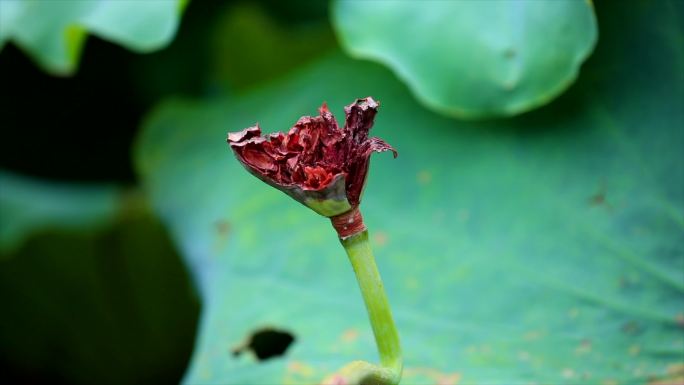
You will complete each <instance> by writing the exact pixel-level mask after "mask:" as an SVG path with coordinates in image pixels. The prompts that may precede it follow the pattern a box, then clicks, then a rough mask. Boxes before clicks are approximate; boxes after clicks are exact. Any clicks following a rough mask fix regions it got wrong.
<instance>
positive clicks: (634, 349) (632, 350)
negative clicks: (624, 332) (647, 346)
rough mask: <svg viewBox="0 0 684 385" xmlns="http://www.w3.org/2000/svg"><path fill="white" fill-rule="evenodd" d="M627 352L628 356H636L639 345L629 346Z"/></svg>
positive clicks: (639, 350) (639, 348) (639, 349)
mask: <svg viewBox="0 0 684 385" xmlns="http://www.w3.org/2000/svg"><path fill="white" fill-rule="evenodd" d="M627 352H628V353H629V355H630V356H638V355H639V352H641V347H640V346H639V345H632V346H630V347H629V349H628V350H627Z"/></svg>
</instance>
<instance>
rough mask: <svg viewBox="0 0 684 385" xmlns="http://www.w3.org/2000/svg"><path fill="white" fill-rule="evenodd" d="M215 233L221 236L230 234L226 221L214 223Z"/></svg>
mask: <svg viewBox="0 0 684 385" xmlns="http://www.w3.org/2000/svg"><path fill="white" fill-rule="evenodd" d="M216 232H217V233H219V235H221V236H226V235H228V234H229V233H230V222H228V221H226V220H223V219H221V220H218V221H216Z"/></svg>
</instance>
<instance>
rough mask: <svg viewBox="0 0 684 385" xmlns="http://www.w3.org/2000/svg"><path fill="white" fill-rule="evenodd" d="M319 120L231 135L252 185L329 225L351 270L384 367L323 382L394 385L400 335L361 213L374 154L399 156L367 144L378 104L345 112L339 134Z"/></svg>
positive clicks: (330, 122) (348, 371)
mask: <svg viewBox="0 0 684 385" xmlns="http://www.w3.org/2000/svg"><path fill="white" fill-rule="evenodd" d="M319 112H320V115H319V116H316V117H311V116H304V117H302V118H300V119H299V121H298V122H297V124H295V126H294V127H292V128H291V129H290V131H289V132H288V133H287V134H283V133H281V132H278V133H275V134H270V135H268V136H261V129H260V128H259V126H258V125H256V126H254V127H249V128H246V129H244V130H242V131H240V132H234V133H229V134H228V143H229V144H230V147H231V148H232V149H233V151H234V152H235V156H236V157H237V158H238V160H239V161H240V163H242V165H243V166H245V168H246V169H247V171H249V172H250V173H252V174H254V175H255V176H256V177H257V178H259V179H261V180H263V181H264V182H266V183H268V184H270V185H271V186H273V187H275V188H277V189H279V190H281V191H283V192H285V193H286V194H288V195H290V196H291V197H293V198H294V199H296V200H297V201H299V202H301V203H302V204H304V205H306V206H308V207H309V208H311V209H313V210H314V211H316V212H317V213H319V214H321V215H324V216H326V217H330V219H331V221H332V225H333V227H334V228H335V230H336V231H337V234H338V235H339V238H340V241H341V243H342V246H344V249H345V251H346V252H347V256H349V260H350V261H351V264H352V266H353V268H354V272H355V273H356V277H357V280H358V282H359V287H360V289H361V293H362V295H363V298H364V302H365V303H366V309H367V310H368V314H369V319H370V322H371V326H372V328H373V334H374V335H375V339H376V344H377V346H378V353H379V355H380V361H381V365H380V366H378V365H373V364H370V363H368V362H365V361H354V362H352V363H350V364H349V365H347V366H345V367H344V368H342V369H341V370H340V371H338V372H337V373H336V374H334V375H332V376H330V377H328V378H326V380H324V382H325V383H330V384H350V385H351V384H361V383H374V384H380V385H396V384H398V383H399V380H400V379H401V371H402V365H403V364H402V358H401V346H400V344H399V334H398V333H397V330H396V326H395V325H394V320H393V318H392V312H391V311H390V308H389V303H388V302H387V297H386V296H385V291H384V290H383V286H382V280H381V279H380V274H379V273H378V271H377V266H376V265H375V259H374V258H373V253H372V252H371V248H370V243H369V241H368V231H367V230H366V226H365V225H364V224H363V218H362V217H361V213H360V212H359V210H358V206H359V202H360V200H361V194H362V193H363V186H364V184H365V182H366V174H367V173H368V164H369V160H370V155H371V154H372V153H373V151H378V152H381V151H388V150H391V151H392V152H393V153H394V156H395V157H396V156H397V152H396V151H395V150H394V149H393V148H392V146H390V145H389V144H387V143H385V142H384V141H382V140H381V139H378V138H370V139H369V138H368V131H370V129H371V127H372V126H373V119H374V118H375V114H376V113H377V112H378V103H377V102H376V101H375V100H373V98H370V97H368V98H365V99H357V100H356V101H355V102H354V103H352V104H350V105H348V106H347V107H345V108H344V112H345V114H346V119H345V122H344V127H343V128H339V127H338V125H337V122H336V121H335V117H333V115H332V114H331V113H330V111H328V107H327V106H326V105H325V103H324V104H323V106H321V108H320V109H319Z"/></svg>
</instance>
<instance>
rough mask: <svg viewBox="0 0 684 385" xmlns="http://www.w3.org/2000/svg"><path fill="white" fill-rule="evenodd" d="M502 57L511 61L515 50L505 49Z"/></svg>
mask: <svg viewBox="0 0 684 385" xmlns="http://www.w3.org/2000/svg"><path fill="white" fill-rule="evenodd" d="M504 57H505V58H506V59H513V58H514V57H515V50H514V49H513V48H507V49H506V50H505V51H504Z"/></svg>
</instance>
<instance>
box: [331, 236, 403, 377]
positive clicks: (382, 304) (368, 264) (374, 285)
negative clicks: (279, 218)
mask: <svg viewBox="0 0 684 385" xmlns="http://www.w3.org/2000/svg"><path fill="white" fill-rule="evenodd" d="M341 242H342V246H344V250H345V251H346V252H347V256H349V261H350V262H351V264H352V267H353V268H354V273H356V280H357V281H358V283H359V288H360V289H361V294H362V295H363V300H364V302H365V303H366V310H367V311H368V318H369V319H370V323H371V327H372V328H373V334H374V335H375V343H376V345H377V347H378V352H379V354H380V363H381V366H377V365H373V364H370V363H367V362H364V361H354V362H353V363H351V364H349V365H347V366H346V367H345V368H344V369H342V370H341V371H340V372H339V374H340V375H342V376H343V378H344V379H345V380H346V381H347V383H350V384H378V385H396V384H398V383H399V380H400V379H401V371H402V367H403V364H402V358H401V346H400V345H399V334H398V333H397V328H396V327H395V325H394V319H393V318H392V311H391V310H390V306H389V303H388V302H387V296H386V295H385V289H384V287H383V285H382V279H380V273H378V268H377V266H376V265H375V258H374V257H373V252H372V251H371V248H370V243H369V241H368V231H366V230H364V231H362V232H360V233H358V234H355V235H353V236H351V237H348V238H345V239H342V240H341Z"/></svg>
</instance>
